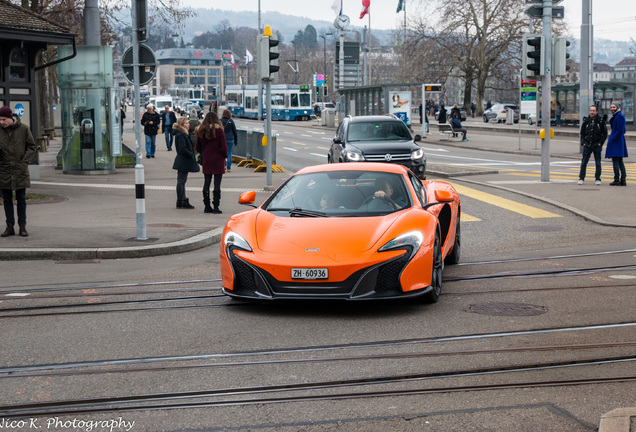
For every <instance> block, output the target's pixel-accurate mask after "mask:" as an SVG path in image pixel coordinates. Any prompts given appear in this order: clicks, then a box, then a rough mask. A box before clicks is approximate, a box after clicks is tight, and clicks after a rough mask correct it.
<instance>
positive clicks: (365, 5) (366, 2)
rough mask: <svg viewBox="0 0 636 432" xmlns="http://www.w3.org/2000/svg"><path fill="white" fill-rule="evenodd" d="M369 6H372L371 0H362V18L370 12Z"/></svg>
mask: <svg viewBox="0 0 636 432" xmlns="http://www.w3.org/2000/svg"><path fill="white" fill-rule="evenodd" d="M369 6H371V0H362V12H360V19H362V18H364V16H365V15H366V14H368V13H369Z"/></svg>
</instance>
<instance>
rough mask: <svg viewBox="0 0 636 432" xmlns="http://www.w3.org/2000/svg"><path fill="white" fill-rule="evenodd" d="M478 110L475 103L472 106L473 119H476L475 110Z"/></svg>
mask: <svg viewBox="0 0 636 432" xmlns="http://www.w3.org/2000/svg"><path fill="white" fill-rule="evenodd" d="M476 109H477V105H475V102H473V103H471V104H470V112H471V113H472V116H473V118H475V110H476Z"/></svg>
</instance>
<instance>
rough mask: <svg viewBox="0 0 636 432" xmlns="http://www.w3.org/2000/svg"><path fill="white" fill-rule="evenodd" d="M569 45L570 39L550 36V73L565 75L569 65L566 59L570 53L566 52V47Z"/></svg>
mask: <svg viewBox="0 0 636 432" xmlns="http://www.w3.org/2000/svg"><path fill="white" fill-rule="evenodd" d="M569 46H570V41H569V40H567V39H566V38H564V37H562V36H559V37H555V38H552V75H553V76H561V75H567V73H568V70H569V69H570V66H568V64H567V60H568V59H569V58H570V54H568V52H567V47H569Z"/></svg>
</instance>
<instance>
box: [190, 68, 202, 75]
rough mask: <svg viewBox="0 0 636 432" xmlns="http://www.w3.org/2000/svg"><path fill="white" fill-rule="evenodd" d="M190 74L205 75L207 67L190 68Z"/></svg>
mask: <svg viewBox="0 0 636 432" xmlns="http://www.w3.org/2000/svg"><path fill="white" fill-rule="evenodd" d="M190 75H191V76H203V75H205V69H204V68H190Z"/></svg>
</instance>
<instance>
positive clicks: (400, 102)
mask: <svg viewBox="0 0 636 432" xmlns="http://www.w3.org/2000/svg"><path fill="white" fill-rule="evenodd" d="M389 113H390V114H395V116H396V117H397V118H399V119H400V120H402V121H403V122H404V124H406V125H407V126H409V125H410V124H411V92H410V91H396V92H393V91H392V92H389Z"/></svg>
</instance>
